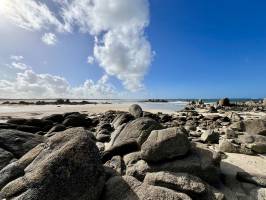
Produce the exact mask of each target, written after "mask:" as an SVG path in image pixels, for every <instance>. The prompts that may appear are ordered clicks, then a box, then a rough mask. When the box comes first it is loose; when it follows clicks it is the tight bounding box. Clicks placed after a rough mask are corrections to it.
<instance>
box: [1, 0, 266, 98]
mask: <svg viewBox="0 0 266 200" xmlns="http://www.w3.org/2000/svg"><path fill="white" fill-rule="evenodd" d="M265 8H266V2H264V1H260V0H254V1H250V0H234V1H230V0H224V1H217V0H202V1H198V0H174V1H173V0H164V1H162V0H134V1H132V0H39V1H38V0H23V1H21V0H0V98H61V97H64V98H221V97H231V98H264V97H266V89H265V87H266V15H265Z"/></svg>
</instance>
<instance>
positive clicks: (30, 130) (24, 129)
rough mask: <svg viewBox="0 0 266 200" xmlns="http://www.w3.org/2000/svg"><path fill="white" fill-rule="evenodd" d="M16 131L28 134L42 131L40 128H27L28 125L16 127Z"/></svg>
mask: <svg viewBox="0 0 266 200" xmlns="http://www.w3.org/2000/svg"><path fill="white" fill-rule="evenodd" d="M16 129H17V130H19V131H24V132H28V133H37V132H39V131H41V130H42V129H41V128H40V127H37V126H28V125H17V127H16Z"/></svg>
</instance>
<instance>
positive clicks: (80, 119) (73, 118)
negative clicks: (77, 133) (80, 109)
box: [63, 114, 91, 127]
mask: <svg viewBox="0 0 266 200" xmlns="http://www.w3.org/2000/svg"><path fill="white" fill-rule="evenodd" d="M63 125H65V126H66V127H68V126H70V127H89V126H90V125H91V119H86V118H85V117H84V116H82V115H80V114H79V115H73V114H72V115H69V116H67V118H66V119H65V120H64V121H63Z"/></svg>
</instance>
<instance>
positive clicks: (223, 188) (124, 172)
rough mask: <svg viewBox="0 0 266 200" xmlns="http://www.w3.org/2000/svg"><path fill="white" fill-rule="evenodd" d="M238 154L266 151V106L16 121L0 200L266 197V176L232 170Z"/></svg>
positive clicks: (3, 140) (5, 130) (6, 144)
mask: <svg viewBox="0 0 266 200" xmlns="http://www.w3.org/2000/svg"><path fill="white" fill-rule="evenodd" d="M230 153H233V154H235V155H239V156H240V155H243V156H245V155H247V156H251V159H252V158H254V159H255V158H257V157H259V156H262V155H263V154H265V153H266V101H264V102H263V101H262V102H244V103H238V104H232V103H230V100H229V99H226V98H225V99H221V100H220V101H219V102H218V103H217V104H216V105H210V104H204V103H203V102H202V101H198V102H191V103H190V104H189V105H188V106H187V107H186V108H185V109H184V110H182V111H179V112H176V113H174V114H171V115H170V114H163V113H157V114H154V113H150V112H145V111H143V110H142V108H141V107H140V106H138V105H136V104H134V105H131V106H130V108H129V111H128V112H122V111H108V112H105V113H98V114H83V113H79V112H71V113H64V114H53V115H50V116H46V117H43V118H42V119H21V118H20V119H18V118H13V119H9V120H8V121H7V123H1V124H0V199H11V200H13V199H14V200H22V199H23V200H24V199H31V200H35V199H36V200H37V199H38V200H48V199H49V200H56V199H63V200H73V199H77V200H100V199H101V200H125V199H127V200H142V199H143V200H144V199H155V200H156V199H158V200H160V199H169V200H172V199H173V200H175V199H177V200H178V199H180V200H190V199H196V200H223V199H229V200H231V199H232V200H263V199H266V174H265V173H263V172H261V173H259V174H252V173H248V172H244V171H243V170H238V169H237V167H241V166H229V167H228V166H227V167H228V168H229V169H230V167H234V168H235V169H237V170H236V171H237V173H236V174H234V175H232V176H230V175H228V174H227V173H225V171H223V167H222V165H223V160H224V159H226V158H227V157H228V156H229V155H230ZM261 167H264V168H265V166H261Z"/></svg>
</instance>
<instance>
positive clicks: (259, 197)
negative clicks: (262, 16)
mask: <svg viewBox="0 0 266 200" xmlns="http://www.w3.org/2000/svg"><path fill="white" fill-rule="evenodd" d="M250 196H251V197H250V200H265V199H266V188H259V189H254V190H253V191H251V193H250Z"/></svg>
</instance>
